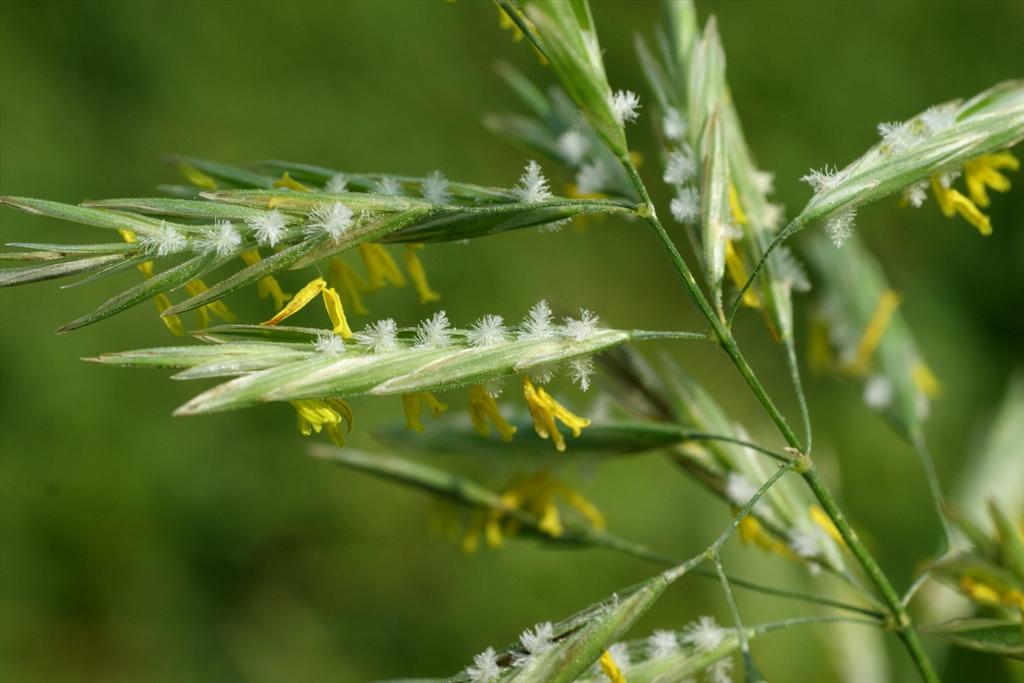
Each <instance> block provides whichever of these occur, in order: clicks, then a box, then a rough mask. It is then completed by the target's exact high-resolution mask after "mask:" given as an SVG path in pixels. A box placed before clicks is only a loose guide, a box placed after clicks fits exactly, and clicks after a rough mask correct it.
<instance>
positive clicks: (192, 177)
mask: <svg viewBox="0 0 1024 683" xmlns="http://www.w3.org/2000/svg"><path fill="white" fill-rule="evenodd" d="M178 171H179V172H180V173H181V175H183V176H185V180H187V181H188V182H190V183H192V184H193V185H195V186H196V187H201V188H203V189H204V190H216V189H217V181H216V180H214V179H213V178H211V177H210V176H208V175H206V174H205V173H203V172H202V171H200V170H199V169H198V168H196V167H195V166H193V165H192V164H190V163H187V162H184V161H182V162H179V163H178Z"/></svg>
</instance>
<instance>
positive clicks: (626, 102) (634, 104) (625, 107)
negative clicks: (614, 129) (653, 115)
mask: <svg viewBox="0 0 1024 683" xmlns="http://www.w3.org/2000/svg"><path fill="white" fill-rule="evenodd" d="M609 104H610V105H611V107H612V116H614V117H615V120H616V121H618V122H619V125H620V126H621V125H624V124H626V123H627V122H630V121H636V119H637V117H638V116H640V98H639V97H637V94H636V93H635V92H633V91H632V90H617V91H615V93H614V94H613V95H612V99H611V102H609Z"/></svg>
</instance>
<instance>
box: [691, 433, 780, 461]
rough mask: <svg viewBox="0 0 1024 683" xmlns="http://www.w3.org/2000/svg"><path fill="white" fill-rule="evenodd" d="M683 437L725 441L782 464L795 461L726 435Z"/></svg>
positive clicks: (692, 434) (703, 434) (704, 434)
mask: <svg viewBox="0 0 1024 683" xmlns="http://www.w3.org/2000/svg"><path fill="white" fill-rule="evenodd" d="M682 436H683V439H684V440H686V441H724V442H726V443H734V444H736V445H737V446H743V447H744V448H749V449H750V450H752V451H757V452H758V453H763V454H764V455H767V456H768V457H770V458H774V459H775V460H779V461H781V462H791V461H792V460H793V458H791V457H790V456H788V455H783V454H782V453H778V452H776V451H773V450H771V449H768V448H765V447H764V446H759V445H757V444H756V443H753V442H750V441H744V440H743V439H736V438H734V437H731V436H725V435H724V434H706V433H704V432H687V431H683V432H682Z"/></svg>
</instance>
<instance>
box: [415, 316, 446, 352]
mask: <svg viewBox="0 0 1024 683" xmlns="http://www.w3.org/2000/svg"><path fill="white" fill-rule="evenodd" d="M451 343H452V328H451V325H450V324H449V322H448V314H447V313H445V312H444V311H438V312H437V313H435V314H434V315H432V316H430V317H429V318H427V319H426V320H424V321H423V322H421V323H420V324H419V325H418V326H417V327H416V348H420V349H438V348H443V347H445V346H449V345H451Z"/></svg>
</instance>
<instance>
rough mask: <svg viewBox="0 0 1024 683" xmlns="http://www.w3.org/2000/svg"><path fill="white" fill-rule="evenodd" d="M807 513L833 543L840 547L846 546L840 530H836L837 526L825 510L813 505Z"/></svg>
mask: <svg viewBox="0 0 1024 683" xmlns="http://www.w3.org/2000/svg"><path fill="white" fill-rule="evenodd" d="M807 511H808V512H809V513H810V515H811V521H812V522H814V523H815V524H817V525H818V526H819V527H821V529H822V531H824V532H825V533H826V534H828V535H829V536H830V537H831V538H832V540H833V541H835V542H836V543H838V544H839V545H846V541H845V540H844V539H843V536H842V534H840V533H839V529H837V528H836V525H835V524H834V523H833V522H832V518H830V517H829V516H828V515H827V514H825V511H824V510H822V509H821V508H820V507H818V506H817V505H812V506H810V507H809V508H808V509H807Z"/></svg>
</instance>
